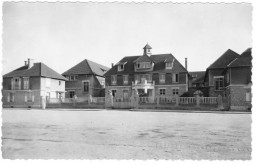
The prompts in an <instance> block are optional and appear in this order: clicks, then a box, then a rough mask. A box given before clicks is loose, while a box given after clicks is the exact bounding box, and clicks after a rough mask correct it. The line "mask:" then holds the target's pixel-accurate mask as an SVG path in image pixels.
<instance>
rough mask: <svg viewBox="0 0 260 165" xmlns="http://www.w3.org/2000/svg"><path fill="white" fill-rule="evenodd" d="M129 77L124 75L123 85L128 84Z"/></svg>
mask: <svg viewBox="0 0 260 165" xmlns="http://www.w3.org/2000/svg"><path fill="white" fill-rule="evenodd" d="M128 77H129V76H128V75H123V83H124V84H128Z"/></svg>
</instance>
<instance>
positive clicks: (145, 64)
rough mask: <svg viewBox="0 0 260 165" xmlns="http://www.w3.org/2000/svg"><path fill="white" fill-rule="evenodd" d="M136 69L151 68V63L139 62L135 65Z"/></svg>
mask: <svg viewBox="0 0 260 165" xmlns="http://www.w3.org/2000/svg"><path fill="white" fill-rule="evenodd" d="M137 68H138V69H149V68H151V63H150V62H141V63H138V64H137Z"/></svg>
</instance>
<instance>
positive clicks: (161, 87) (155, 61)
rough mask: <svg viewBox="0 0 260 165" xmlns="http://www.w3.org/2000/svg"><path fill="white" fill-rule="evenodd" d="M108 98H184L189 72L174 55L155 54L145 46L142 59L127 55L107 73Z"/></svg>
mask: <svg viewBox="0 0 260 165" xmlns="http://www.w3.org/2000/svg"><path fill="white" fill-rule="evenodd" d="M105 78H106V97H109V93H111V92H112V95H113V96H115V97H119V98H125V99H127V98H129V97H131V95H132V94H133V92H136V93H137V94H139V96H141V97H142V96H143V97H151V98H155V97H157V96H161V95H163V96H174V95H182V94H183V93H185V92H187V91H188V72H187V70H186V69H185V68H184V67H183V66H182V65H181V64H180V63H179V61H178V60H177V59H176V58H175V57H174V56H173V55H172V54H158V55H152V53H151V47H150V46H149V45H148V44H147V45H146V46H145V47H144V54H143V55H142V56H126V57H124V58H123V59H122V60H120V61H119V62H118V63H117V64H116V65H115V66H113V67H112V68H111V69H110V70H109V71H108V72H107V73H106V74H105Z"/></svg>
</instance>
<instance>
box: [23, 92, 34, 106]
mask: <svg viewBox="0 0 260 165" xmlns="http://www.w3.org/2000/svg"><path fill="white" fill-rule="evenodd" d="M24 102H28V103H33V102H34V95H33V92H32V91H29V92H26V93H25V96H24Z"/></svg>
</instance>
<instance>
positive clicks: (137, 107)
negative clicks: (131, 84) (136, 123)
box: [135, 94, 139, 109]
mask: <svg viewBox="0 0 260 165" xmlns="http://www.w3.org/2000/svg"><path fill="white" fill-rule="evenodd" d="M135 105H136V109H139V94H136V97H135Z"/></svg>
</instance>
